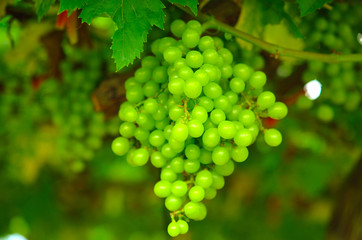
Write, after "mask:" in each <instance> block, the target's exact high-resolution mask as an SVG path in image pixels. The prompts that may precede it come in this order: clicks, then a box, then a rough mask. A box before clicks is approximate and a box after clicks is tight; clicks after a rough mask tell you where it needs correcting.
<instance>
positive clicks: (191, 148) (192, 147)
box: [185, 144, 200, 160]
mask: <svg viewBox="0 0 362 240" xmlns="http://www.w3.org/2000/svg"><path fill="white" fill-rule="evenodd" d="M185 155H186V157H187V158H188V159H195V160H196V159H198V158H199V157H200V148H199V147H198V146H197V145H196V144H189V145H187V146H186V148H185Z"/></svg>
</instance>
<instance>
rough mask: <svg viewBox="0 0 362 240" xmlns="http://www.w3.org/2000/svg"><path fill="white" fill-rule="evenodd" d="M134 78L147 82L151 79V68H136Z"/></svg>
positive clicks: (140, 81)
mask: <svg viewBox="0 0 362 240" xmlns="http://www.w3.org/2000/svg"><path fill="white" fill-rule="evenodd" d="M134 79H135V80H136V81H137V82H139V83H145V82H147V81H149V80H150V79H151V69H150V68H144V67H141V68H139V69H137V70H136V72H135V74H134Z"/></svg>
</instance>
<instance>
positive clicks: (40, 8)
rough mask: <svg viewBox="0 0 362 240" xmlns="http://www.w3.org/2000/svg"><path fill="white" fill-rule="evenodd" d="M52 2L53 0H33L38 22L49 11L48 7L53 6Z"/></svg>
mask: <svg viewBox="0 0 362 240" xmlns="http://www.w3.org/2000/svg"><path fill="white" fill-rule="evenodd" d="M54 2H55V0H35V9H36V14H37V15H38V20H39V21H40V19H42V18H43V17H44V15H45V14H46V13H47V12H48V11H49V8H50V6H51V5H52V4H54Z"/></svg>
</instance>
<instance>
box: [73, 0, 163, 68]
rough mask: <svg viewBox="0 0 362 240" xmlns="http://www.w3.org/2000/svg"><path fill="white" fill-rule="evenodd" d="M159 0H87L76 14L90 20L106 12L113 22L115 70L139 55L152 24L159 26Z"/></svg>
mask: <svg viewBox="0 0 362 240" xmlns="http://www.w3.org/2000/svg"><path fill="white" fill-rule="evenodd" d="M163 8H164V5H163V4H162V2H161V0H123V1H119V0H89V1H88V3H87V4H86V5H85V6H84V7H83V10H82V13H81V14H80V15H79V17H80V18H82V20H83V22H87V23H88V24H90V23H91V22H92V19H93V18H95V17H97V16H108V17H110V18H112V19H113V21H114V22H115V23H116V24H117V27H118V30H117V31H116V32H115V33H114V35H113V45H112V50H113V55H112V56H113V58H114V59H115V62H116V65H117V70H119V69H121V68H122V67H124V66H127V65H129V64H130V63H132V62H133V60H134V59H135V58H136V57H140V54H141V52H142V50H143V43H144V42H145V41H146V40H147V34H148V31H149V30H150V29H151V27H152V26H157V27H159V28H163V21H164V20H163V18H164V13H163V10H162V9H163Z"/></svg>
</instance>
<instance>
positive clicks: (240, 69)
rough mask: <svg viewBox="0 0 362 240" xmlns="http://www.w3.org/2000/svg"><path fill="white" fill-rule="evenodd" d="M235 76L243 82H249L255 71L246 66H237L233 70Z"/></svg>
mask: <svg viewBox="0 0 362 240" xmlns="http://www.w3.org/2000/svg"><path fill="white" fill-rule="evenodd" d="M233 73H234V76H235V77H237V78H241V80H243V81H244V82H245V81H248V80H249V78H250V76H251V75H252V73H253V70H252V69H251V68H250V67H249V66H248V65H246V64H241V63H239V64H236V65H235V66H234V68H233Z"/></svg>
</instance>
